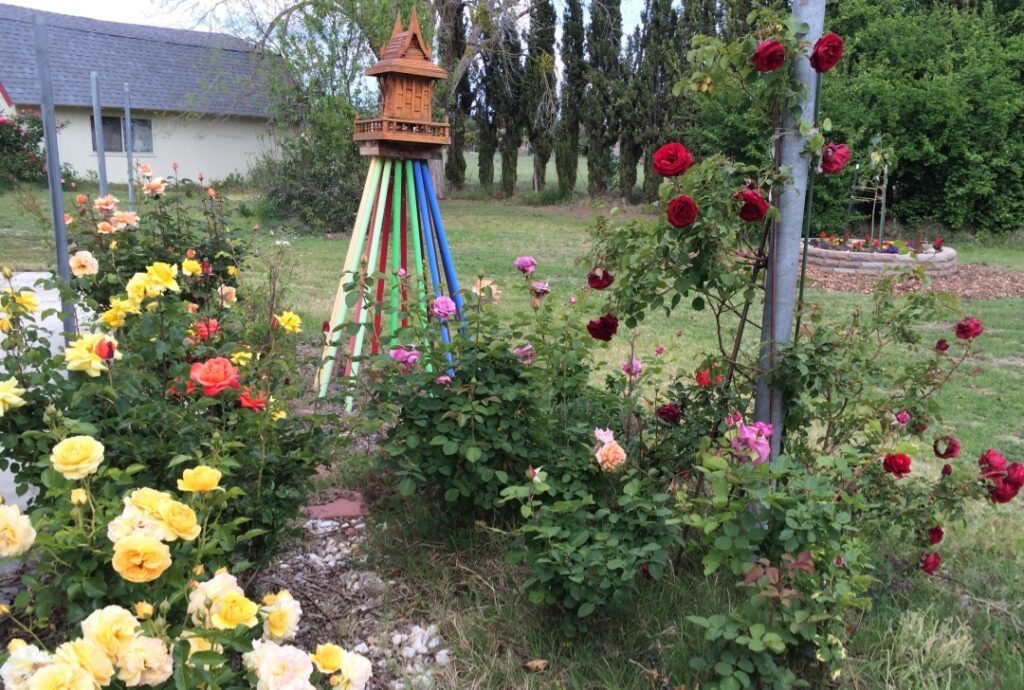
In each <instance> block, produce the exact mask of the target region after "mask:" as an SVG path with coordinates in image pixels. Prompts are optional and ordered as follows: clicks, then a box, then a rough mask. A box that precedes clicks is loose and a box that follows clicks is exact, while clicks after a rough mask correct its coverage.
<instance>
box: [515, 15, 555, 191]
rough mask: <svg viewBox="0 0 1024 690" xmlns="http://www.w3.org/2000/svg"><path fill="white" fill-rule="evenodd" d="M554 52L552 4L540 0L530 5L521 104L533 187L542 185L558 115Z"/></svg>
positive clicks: (542, 187)
mask: <svg viewBox="0 0 1024 690" xmlns="http://www.w3.org/2000/svg"><path fill="white" fill-rule="evenodd" d="M554 55H555V5H554V2H552V0H541V2H536V3H534V4H533V5H532V6H531V7H530V30H529V33H528V34H527V38H526V67H525V69H524V72H523V102H522V104H521V107H522V108H523V110H524V111H525V113H526V118H525V119H526V123H525V125H526V132H527V137H528V139H529V141H530V147H531V148H532V149H533V178H534V190H535V191H541V190H542V189H544V183H545V180H544V177H545V175H546V172H547V165H548V160H549V159H550V158H551V151H552V146H553V143H554V142H553V136H554V129H555V123H556V120H557V117H558V103H557V100H556V95H555V94H556V91H557V89H556V84H555V82H556V75H555V58H554Z"/></svg>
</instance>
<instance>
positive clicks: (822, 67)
mask: <svg viewBox="0 0 1024 690" xmlns="http://www.w3.org/2000/svg"><path fill="white" fill-rule="evenodd" d="M842 57H843V39H841V38H840V37H839V36H838V35H837V34H834V33H827V34H825V35H824V36H822V37H821V38H819V39H818V42H817V43H815V44H814V50H813V51H812V52H811V67H813V68H814V71H815V72H818V73H820V74H825V72H828V71H829V70H830V69H832V68H833V67H835V66H836V63H837V62H839V60H840V59H841V58H842Z"/></svg>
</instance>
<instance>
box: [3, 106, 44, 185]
mask: <svg viewBox="0 0 1024 690" xmlns="http://www.w3.org/2000/svg"><path fill="white" fill-rule="evenodd" d="M42 149H43V121H42V120H41V119H40V118H39V113H38V112H36V111H32V110H28V109H22V110H19V111H18V112H17V113H15V114H13V115H11V116H9V117H4V116H0V185H6V184H12V183H15V182H36V181H39V180H42V179H44V178H45V177H46V156H45V154H44V153H43V150H42Z"/></svg>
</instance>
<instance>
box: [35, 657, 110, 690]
mask: <svg viewBox="0 0 1024 690" xmlns="http://www.w3.org/2000/svg"><path fill="white" fill-rule="evenodd" d="M95 687H96V681H94V680H93V678H92V676H91V675H90V674H89V672H88V671H86V670H85V669H84V668H82V667H81V666H76V665H74V664H68V663H65V662H61V661H57V662H54V663H52V664H49V665H48V666H44V667H43V668H41V669H39V670H38V671H36V672H35V673H34V674H32V677H31V678H29V679H28V686H27V690H94V688H95Z"/></svg>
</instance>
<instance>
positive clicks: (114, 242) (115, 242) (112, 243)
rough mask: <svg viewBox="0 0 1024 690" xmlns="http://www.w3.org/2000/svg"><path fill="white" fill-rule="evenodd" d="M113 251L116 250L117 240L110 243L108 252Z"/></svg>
mask: <svg viewBox="0 0 1024 690" xmlns="http://www.w3.org/2000/svg"><path fill="white" fill-rule="evenodd" d="M115 249H117V240H114V241H113V242H111V243H110V251H114V250H115Z"/></svg>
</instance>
